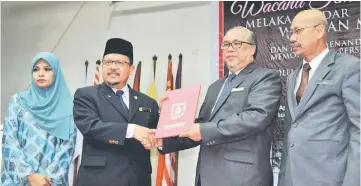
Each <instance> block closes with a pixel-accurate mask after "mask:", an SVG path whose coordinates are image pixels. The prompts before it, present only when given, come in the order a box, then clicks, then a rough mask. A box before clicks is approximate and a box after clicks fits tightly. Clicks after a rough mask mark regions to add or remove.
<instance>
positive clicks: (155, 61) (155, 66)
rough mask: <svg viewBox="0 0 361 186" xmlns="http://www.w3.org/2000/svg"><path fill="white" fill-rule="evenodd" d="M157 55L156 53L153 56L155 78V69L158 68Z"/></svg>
mask: <svg viewBox="0 0 361 186" xmlns="http://www.w3.org/2000/svg"><path fill="white" fill-rule="evenodd" d="M157 59H158V58H157V56H156V55H154V56H153V71H154V73H153V75H154V79H155V69H156V68H157Z"/></svg>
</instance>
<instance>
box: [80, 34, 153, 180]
mask: <svg viewBox="0 0 361 186" xmlns="http://www.w3.org/2000/svg"><path fill="white" fill-rule="evenodd" d="M103 56H104V57H103V64H102V67H103V70H102V75H103V80H104V82H103V83H102V84H100V85H96V86H90V87H85V88H80V89H78V90H77V91H76V93H75V96H74V120H75V123H76V125H77V127H78V128H79V130H80V131H81V133H82V134H83V136H84V142H83V153H82V161H81V165H80V169H79V173H78V176H77V180H76V186H103V185H104V186H120V185H124V186H125V185H126V186H150V185H151V170H152V169H151V164H150V151H149V150H148V149H149V148H151V147H152V146H154V145H155V139H154V138H153V136H154V133H152V131H151V129H155V128H156V126H157V123H158V118H159V114H158V105H157V102H156V101H155V100H153V99H152V98H150V97H148V96H146V95H144V94H142V93H140V92H136V91H134V90H133V89H132V88H131V87H130V86H129V85H127V80H128V78H129V76H130V75H131V73H132V72H133V71H134V68H135V67H134V66H133V46H132V44H131V43H130V42H129V41H126V40H124V39H119V38H112V39H110V40H108V41H107V43H106V47H105V51H104V55H103ZM143 144H144V145H143Z"/></svg>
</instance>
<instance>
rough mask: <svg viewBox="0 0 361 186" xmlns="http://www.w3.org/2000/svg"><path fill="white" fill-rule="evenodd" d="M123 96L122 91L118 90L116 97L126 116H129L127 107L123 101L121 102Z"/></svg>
mask: <svg viewBox="0 0 361 186" xmlns="http://www.w3.org/2000/svg"><path fill="white" fill-rule="evenodd" d="M123 94H124V91H122V90H118V91H117V93H116V95H117V96H118V98H119V100H120V102H121V103H122V107H123V109H124V111H125V113H126V114H127V116H129V110H128V107H127V105H126V104H125V102H124V100H123Z"/></svg>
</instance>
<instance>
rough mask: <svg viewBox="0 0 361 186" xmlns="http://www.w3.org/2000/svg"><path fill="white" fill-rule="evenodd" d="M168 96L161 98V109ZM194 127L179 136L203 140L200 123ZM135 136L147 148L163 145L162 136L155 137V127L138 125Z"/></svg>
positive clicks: (193, 125)
mask: <svg viewBox="0 0 361 186" xmlns="http://www.w3.org/2000/svg"><path fill="white" fill-rule="evenodd" d="M167 99H168V97H166V96H164V97H162V98H161V99H160V101H159V102H160V104H159V109H160V110H161V109H162V105H163V102H164V101H165V100H167ZM191 126H192V127H191V128H190V129H188V130H187V131H184V132H183V133H182V134H180V135H179V137H186V138H189V139H191V140H193V141H200V140H202V136H201V132H200V128H199V123H194V124H192V125H191ZM134 138H135V139H137V140H138V141H139V142H140V143H141V144H142V145H143V146H144V148H145V149H147V150H150V149H152V148H158V147H162V146H163V139H162V138H158V139H156V138H155V129H149V128H146V127H143V126H139V125H136V126H135V128H134Z"/></svg>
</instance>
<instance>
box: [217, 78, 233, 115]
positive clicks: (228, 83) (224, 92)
mask: <svg viewBox="0 0 361 186" xmlns="http://www.w3.org/2000/svg"><path fill="white" fill-rule="evenodd" d="M236 76H237V75H236V74H230V75H228V78H227V80H226V82H225V83H224V86H223V89H222V92H221V94H220V95H219V97H218V100H217V103H216V105H215V106H214V108H216V106H217V105H218V103H219V100H221V99H222V98H223V97H224V96H226V95H227V94H228V92H229V91H230V89H231V88H232V80H233V79H234V78H235V77H236ZM214 108H213V111H214ZM213 111H212V112H213Z"/></svg>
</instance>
